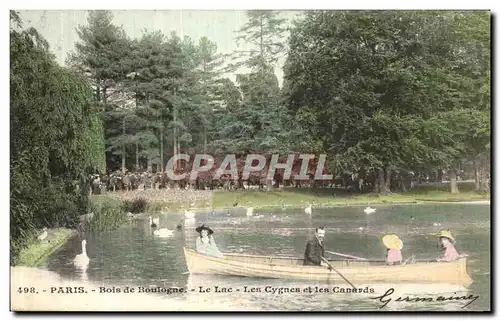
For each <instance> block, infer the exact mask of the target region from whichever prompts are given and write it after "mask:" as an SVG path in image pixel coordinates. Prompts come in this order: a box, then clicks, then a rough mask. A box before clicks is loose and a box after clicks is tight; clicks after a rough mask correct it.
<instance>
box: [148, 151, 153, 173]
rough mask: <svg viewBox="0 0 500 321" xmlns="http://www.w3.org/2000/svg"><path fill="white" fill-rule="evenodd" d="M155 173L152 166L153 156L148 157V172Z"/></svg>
mask: <svg viewBox="0 0 500 321" xmlns="http://www.w3.org/2000/svg"><path fill="white" fill-rule="evenodd" d="M152 171H153V166H152V164H151V155H148V172H149V173H151V172H152Z"/></svg>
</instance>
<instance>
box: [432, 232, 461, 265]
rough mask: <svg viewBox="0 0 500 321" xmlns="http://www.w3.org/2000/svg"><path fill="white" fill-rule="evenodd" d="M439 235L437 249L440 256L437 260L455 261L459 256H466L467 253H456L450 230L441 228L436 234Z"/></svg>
mask: <svg viewBox="0 0 500 321" xmlns="http://www.w3.org/2000/svg"><path fill="white" fill-rule="evenodd" d="M438 237H439V244H438V246H439V251H440V252H441V257H440V258H438V261H455V260H457V259H459V258H461V257H467V256H468V255H467V254H458V252H457V250H456V249H455V245H454V244H455V239H454V238H453V236H451V232H450V230H442V231H440V232H439V234H438Z"/></svg>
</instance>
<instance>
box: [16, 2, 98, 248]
mask: <svg viewBox="0 0 500 321" xmlns="http://www.w3.org/2000/svg"><path fill="white" fill-rule="evenodd" d="M11 22H12V26H11V31H10V57H11V59H10V75H11V78H10V97H11V103H10V137H11V141H10V177H11V194H10V198H11V207H10V218H11V229H10V237H11V249H12V251H13V253H12V254H15V253H16V251H17V250H18V249H19V247H20V246H23V245H24V244H23V243H22V242H25V241H27V240H29V239H30V238H31V237H32V236H33V233H34V232H35V231H36V229H37V228H41V227H43V226H72V224H73V222H74V219H75V217H76V215H77V214H78V213H79V212H82V211H84V210H86V208H87V205H88V203H87V199H86V195H87V194H86V193H79V192H78V191H77V189H76V185H75V184H74V183H75V182H78V181H79V179H80V178H81V177H82V175H83V176H84V174H85V173H90V172H93V171H95V170H103V167H104V162H105V159H104V150H103V144H104V139H103V135H102V131H103V129H102V123H101V122H100V117H99V115H98V111H97V110H96V108H95V106H94V105H93V103H92V92H91V87H90V84H89V83H88V80H87V79H86V78H85V77H84V76H83V75H81V74H78V73H75V72H73V71H70V70H68V69H65V68H62V67H60V66H58V65H57V63H56V62H55V59H54V57H53V56H52V54H50V52H49V46H48V44H47V41H46V40H45V39H43V38H42V37H41V36H40V35H39V34H38V33H37V31H36V30H35V29H33V28H30V29H27V30H22V24H21V21H20V19H19V17H18V15H17V14H16V13H15V12H12V13H11Z"/></svg>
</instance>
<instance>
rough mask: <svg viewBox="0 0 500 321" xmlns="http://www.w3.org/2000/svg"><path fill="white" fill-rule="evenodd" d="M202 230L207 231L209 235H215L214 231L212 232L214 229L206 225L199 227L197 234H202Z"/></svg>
mask: <svg viewBox="0 0 500 321" xmlns="http://www.w3.org/2000/svg"><path fill="white" fill-rule="evenodd" d="M201 230H207V231H208V235H210V234H214V231H212V229H211V228H210V227H208V225H205V224H202V225H201V226H198V227H197V228H196V232H198V233H201Z"/></svg>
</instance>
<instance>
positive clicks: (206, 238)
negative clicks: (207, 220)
mask: <svg viewBox="0 0 500 321" xmlns="http://www.w3.org/2000/svg"><path fill="white" fill-rule="evenodd" d="M196 232H198V233H200V236H198V237H197V238H196V252H198V253H201V254H205V255H209V256H215V257H224V256H223V255H222V253H221V251H219V248H218V247H217V244H215V240H214V237H213V236H212V234H214V231H213V230H212V229H211V228H210V227H208V225H205V224H202V225H201V226H199V227H197V228H196Z"/></svg>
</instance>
